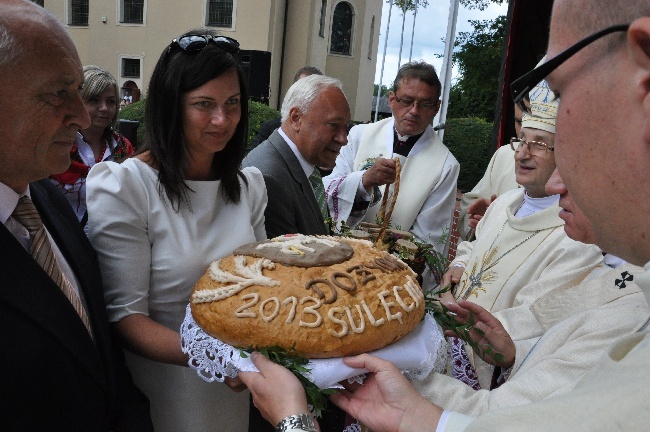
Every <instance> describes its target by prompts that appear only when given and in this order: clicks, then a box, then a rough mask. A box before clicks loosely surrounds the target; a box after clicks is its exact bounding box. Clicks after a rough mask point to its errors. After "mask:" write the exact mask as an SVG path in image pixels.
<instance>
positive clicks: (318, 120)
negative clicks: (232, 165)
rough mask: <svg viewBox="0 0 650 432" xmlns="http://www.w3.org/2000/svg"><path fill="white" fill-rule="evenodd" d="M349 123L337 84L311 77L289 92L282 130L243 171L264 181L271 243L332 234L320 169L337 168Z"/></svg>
mask: <svg viewBox="0 0 650 432" xmlns="http://www.w3.org/2000/svg"><path fill="white" fill-rule="evenodd" d="M348 123H350V107H349V105H348V102H347V99H346V98H345V94H343V91H342V89H341V83H340V81H338V80H337V79H335V78H331V77H327V76H323V75H311V76H308V77H306V78H303V79H301V80H298V81H296V82H295V83H294V84H293V85H292V86H291V87H290V88H289V90H288V91H287V94H286V95H285V98H284V101H283V103H282V126H281V127H280V128H279V129H278V130H276V131H275V132H273V133H272V134H271V136H270V137H269V139H268V140H266V141H264V142H263V143H262V144H260V145H259V146H258V147H257V148H255V149H254V150H253V151H251V152H250V153H249V154H248V156H246V159H244V166H255V167H257V168H258V169H259V170H260V171H262V174H263V175H264V181H265V182H266V189H267V193H268V197H269V202H268V205H267V207H266V211H265V217H266V233H267V235H268V237H269V238H273V237H276V236H279V235H282V234H295V233H300V234H328V233H329V229H328V227H327V226H326V224H325V222H324V220H325V219H326V218H327V217H328V210H327V202H326V198H325V196H324V188H323V182H322V180H321V178H320V173H319V171H318V169H317V167H324V168H332V167H333V166H334V163H335V161H336V156H338V154H339V151H340V149H341V147H342V146H344V145H346V144H347V126H348Z"/></svg>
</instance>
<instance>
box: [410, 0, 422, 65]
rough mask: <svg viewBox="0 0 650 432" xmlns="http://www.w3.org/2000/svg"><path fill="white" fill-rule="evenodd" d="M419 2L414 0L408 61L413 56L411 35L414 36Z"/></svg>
mask: <svg viewBox="0 0 650 432" xmlns="http://www.w3.org/2000/svg"><path fill="white" fill-rule="evenodd" d="M419 3H420V0H415V10H414V11H413V30H411V50H410V51H409V63H411V59H412V58H413V37H414V36H415V19H416V18H417V16H418V7H419Z"/></svg>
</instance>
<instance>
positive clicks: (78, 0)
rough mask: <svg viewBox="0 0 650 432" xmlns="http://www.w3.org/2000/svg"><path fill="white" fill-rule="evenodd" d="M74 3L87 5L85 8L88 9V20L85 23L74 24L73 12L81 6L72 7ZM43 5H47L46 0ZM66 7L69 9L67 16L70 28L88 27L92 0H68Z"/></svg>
mask: <svg viewBox="0 0 650 432" xmlns="http://www.w3.org/2000/svg"><path fill="white" fill-rule="evenodd" d="M73 2H74V3H85V8H86V20H85V22H84V21H81V22H78V23H77V22H73V19H72V18H73V12H74V10H75V9H76V7H78V6H79V5H76V6H73V5H72V3H73ZM43 3H45V1H44V0H43ZM65 5H66V8H67V10H66V14H65V15H66V17H67V25H68V27H88V20H89V16H90V0H68V1H66V2H65ZM81 6H82V7H83V6H84V5H81Z"/></svg>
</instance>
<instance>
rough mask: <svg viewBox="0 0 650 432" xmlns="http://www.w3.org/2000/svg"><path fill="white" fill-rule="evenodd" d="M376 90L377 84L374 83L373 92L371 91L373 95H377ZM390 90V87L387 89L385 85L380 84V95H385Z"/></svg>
mask: <svg viewBox="0 0 650 432" xmlns="http://www.w3.org/2000/svg"><path fill="white" fill-rule="evenodd" d="M377 90H379V84H375V89H374V92H373V93H372V95H373V96H377ZM390 90H391V89H389V88H388V87H387V86H385V85H382V86H381V95H382V96H386V95H387V94H388V92H389V91H390Z"/></svg>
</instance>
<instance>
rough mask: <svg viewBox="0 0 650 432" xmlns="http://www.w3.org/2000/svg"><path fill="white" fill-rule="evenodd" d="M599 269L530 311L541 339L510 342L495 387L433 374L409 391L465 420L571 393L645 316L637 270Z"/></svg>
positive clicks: (628, 267) (554, 292)
mask: <svg viewBox="0 0 650 432" xmlns="http://www.w3.org/2000/svg"><path fill="white" fill-rule="evenodd" d="M603 267H604V268H606V269H607V270H603V269H602V268H597V269H596V270H594V271H593V272H592V273H591V274H590V275H589V276H588V277H587V279H585V280H584V281H583V282H582V283H581V284H580V285H577V286H574V285H572V284H570V283H569V284H565V285H563V286H560V287H558V288H556V289H553V290H551V291H549V292H548V293H547V294H546V295H545V296H542V297H541V298H539V299H538V300H537V301H535V302H534V303H533V304H532V305H531V308H530V309H531V313H532V314H533V315H534V316H535V317H536V319H537V320H538V321H539V323H540V325H541V326H542V329H543V336H541V338H540V337H535V338H531V339H527V340H515V341H514V343H515V347H516V355H515V363H514V365H513V366H512V369H511V372H510V376H509V378H508V379H507V381H506V382H505V383H503V384H502V385H501V386H500V387H498V388H496V389H494V390H491V391H490V390H487V389H482V390H478V391H475V390H473V389H472V388H470V387H469V386H468V385H466V384H465V383H463V382H461V381H459V380H457V379H454V378H451V377H449V376H447V375H443V374H438V373H432V374H431V375H429V376H428V377H427V378H426V379H425V380H424V381H419V382H417V381H416V382H413V384H414V386H415V387H416V388H417V389H418V391H420V393H422V394H423V395H424V396H425V397H426V398H427V399H429V400H430V401H431V402H433V403H435V404H436V405H439V406H440V407H442V408H444V409H446V410H450V411H456V412H459V413H463V414H468V415H480V414H483V413H485V412H487V411H493V410H497V409H501V408H507V407H511V406H516V405H522V404H526V403H531V402H535V401H538V400H541V399H545V398H548V397H552V396H555V395H559V394H562V393H565V392H567V391H569V390H571V389H572V388H573V387H575V385H576V384H577V383H578V381H579V380H580V379H581V378H582V377H583V376H584V374H585V373H587V372H588V371H589V370H590V369H591V368H593V367H594V365H595V364H596V362H597V361H598V360H599V359H600V357H601V356H602V355H603V354H604V353H605V351H606V349H607V347H608V346H609V345H610V344H611V343H612V342H614V341H616V340H617V339H619V338H621V337H623V336H627V335H629V334H631V333H632V332H634V331H635V330H638V328H639V327H640V326H641V325H642V324H643V323H644V322H645V320H646V319H647V317H648V315H649V314H650V308H649V307H648V304H647V303H646V301H645V298H644V296H643V293H642V292H641V290H640V288H639V287H638V286H637V285H636V284H635V283H634V282H633V281H632V280H631V279H632V278H633V277H636V276H637V275H638V274H640V273H641V272H642V271H643V269H641V268H640V267H637V266H632V265H630V264H624V265H623V266H621V267H619V268H616V269H610V268H609V267H607V266H603ZM603 272H604V274H603Z"/></svg>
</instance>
